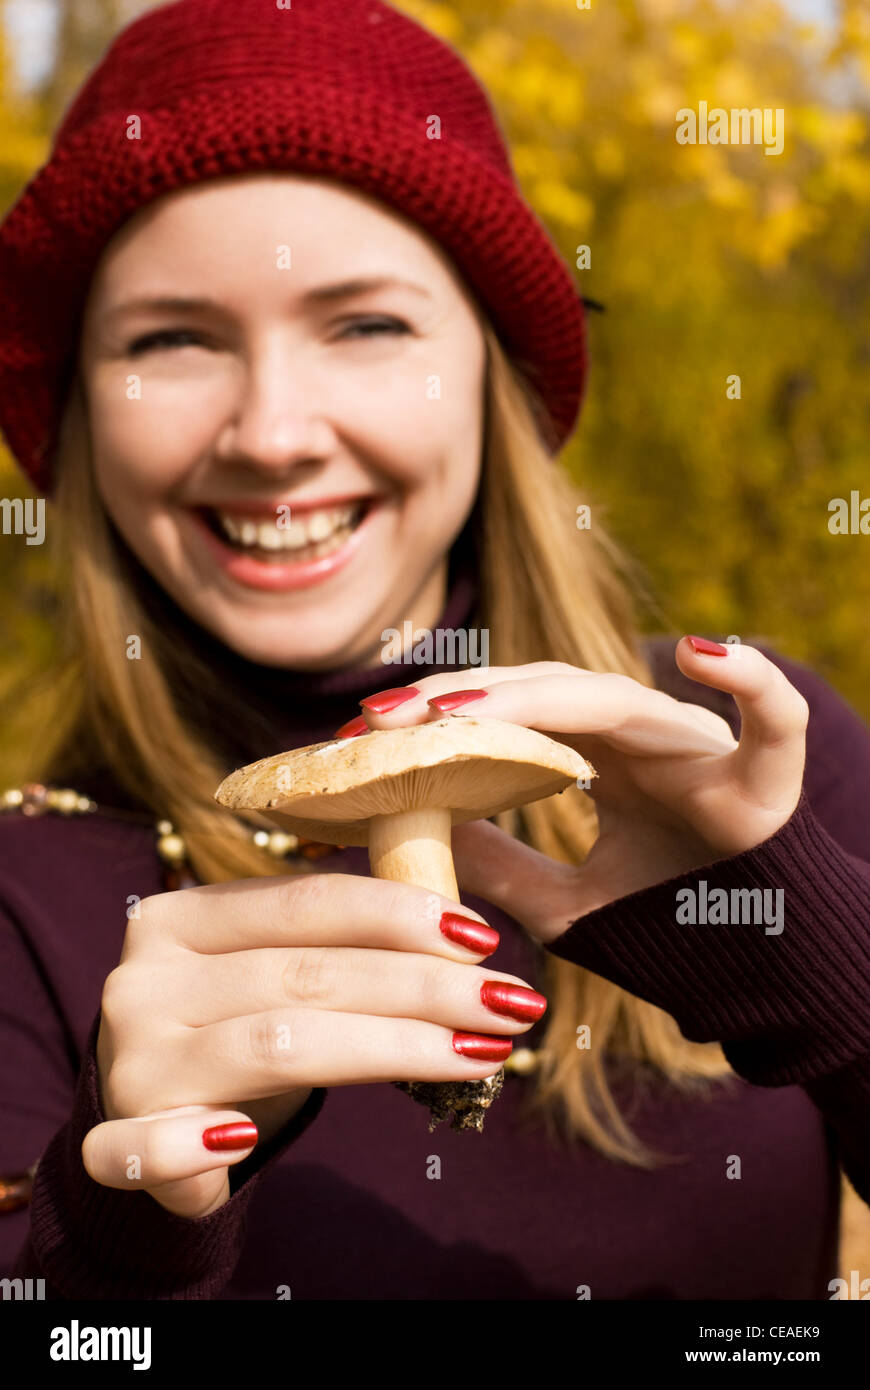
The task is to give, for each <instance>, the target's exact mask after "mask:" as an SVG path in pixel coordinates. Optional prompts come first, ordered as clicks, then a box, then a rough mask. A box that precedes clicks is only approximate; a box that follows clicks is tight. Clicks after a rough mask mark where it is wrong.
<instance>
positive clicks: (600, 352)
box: [0, 0, 870, 782]
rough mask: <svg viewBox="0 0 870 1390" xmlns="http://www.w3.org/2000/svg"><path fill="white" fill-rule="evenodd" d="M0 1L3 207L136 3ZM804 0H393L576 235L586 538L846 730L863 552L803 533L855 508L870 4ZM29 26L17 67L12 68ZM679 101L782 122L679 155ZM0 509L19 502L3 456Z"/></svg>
mask: <svg viewBox="0 0 870 1390" xmlns="http://www.w3.org/2000/svg"><path fill="white" fill-rule="evenodd" d="M0 4H2V9H0V13H2V15H3V18H4V21H5V22H4V26H3V31H2V32H0V64H2V91H0V131H2V154H0V204H2V206H0V211H2V209H5V208H6V207H8V206H9V204H10V203H11V202H12V201H13V200H14V198H15V197H16V196H17V194H18V193H19V191H20V190H21V188H22V187H23V186H24V184H25V183H26V182H27V180H28V178H30V177H31V175H32V174H33V172H34V171H35V170H36V168H37V167H38V166H39V164H40V163H41V162H42V161H43V160H44V159H45V158H46V157H47V154H48V148H49V138H50V134H49V133H50V131H51V130H52V129H53V128H54V127H55V126H56V124H57V121H58V119H59V117H60V115H61V114H62V112H63V110H64V109H65V107H66V106H67V104H68V102H69V100H70V99H71V97H72V95H73V93H74V92H75V90H76V88H77V86H78V85H79V83H80V82H81V80H82V78H83V76H84V75H85V73H86V72H87V71H88V70H89V69H90V68H91V66H92V65H93V64H94V62H95V61H96V60H97V59H98V57H99V56H100V54H101V52H102V51H103V49H104V47H105V45H106V43H107V41H108V40H109V39H110V38H111V36H112V35H113V34H115V33H117V31H118V30H119V29H120V28H121V27H122V26H123V25H124V24H126V23H127V22H128V21H129V20H130V19H132V18H133V17H135V16H136V15H137V14H140V13H142V12H143V11H144V10H147V9H149V8H152V7H153V0H64V3H61V2H60V0H0ZM806 5H807V0H804V3H803V4H802V5H798V4H797V0H791V3H790V4H789V3H785V0H609V2H608V3H604V0H590V8H589V9H588V10H585V9H580V8H578V7H577V0H475V4H474V6H473V7H470V8H462V9H461V10H460V9H459V8H458V7H451V6H447V5H444V4H440V3H430V2H429V0H399V3H398V5H397V7H398V8H400V9H403V10H405V11H406V12H407V13H408V14H410V15H412V16H413V17H415V18H417V19H419V20H421V21H422V22H423V23H424V24H426V25H427V26H428V27H429V28H431V29H432V30H433V31H435V32H436V33H438V34H440V35H441V36H442V37H444V38H445V39H447V40H448V41H449V42H451V43H453V44H454V45H455V46H456V47H457V48H458V50H459V51H460V52H461V53H462V54H463V55H464V57H465V58H466V60H467V61H468V62H469V64H470V65H471V67H472V68H473V69H474V71H475V72H476V73H477V74H478V76H479V77H480V78H481V79H482V80H483V82H484V83H485V84H486V86H487V88H488V90H489V91H490V93H491V96H492V100H493V104H494V106H495V108H496V111H497V112H498V115H499V118H500V120H501V122H502V125H503V128H504V130H505V132H506V134H507V136H508V139H509V142H510V146H511V150H512V154H513V159H514V165H515V169H516V172H517V177H518V179H519V180H520V183H521V185H522V187H523V190H524V192H525V194H526V196H527V197H528V199H529V201H530V202H531V204H532V205H533V207H534V208H535V209H536V211H537V212H538V214H539V216H540V217H541V218H542V219H543V220H544V221H545V222H546V223H547V225H548V227H549V228H550V230H551V232H552V234H553V236H554V238H555V239H556V241H557V242H558V244H559V246H560V248H561V250H562V252H563V254H564V256H565V258H566V260H567V262H568V264H569V265H570V266H572V267H576V261H577V248H578V247H580V246H588V247H589V248H590V260H591V263H590V265H589V268H588V269H585V268H584V269H581V268H574V270H573V273H574V277H575V280H576V283H577V285H578V289H579V290H580V292H581V293H583V294H585V295H588V296H591V297H593V298H595V299H597V300H599V301H600V302H602V303H603V304H604V305H605V311H604V312H603V313H592V314H590V340H591V375H590V383H589V388H588V393H587V398H586V402H585V405H584V410H583V414H582V417H581V423H580V427H579V428H578V430H577V431H576V433H575V436H574V438H573V440H572V441H571V443H570V444H569V446H568V448H567V449H566V451H565V455H564V457H565V462H566V465H567V466H568V467H569V468H570V469H571V471H572V473H573V474H574V475H575V477H576V478H577V479H578V480H580V481H581V482H582V483H583V485H584V486H585V487H586V488H587V489H588V490H589V492H590V493H591V496H592V499H593V503H594V507H593V524H594V518H595V516H596V515H597V516H598V517H600V518H604V519H606V521H607V523H608V524H609V526H610V527H611V529H612V530H613V531H614V532H615V533H616V535H617V536H618V537H619V538H620V540H622V541H623V543H624V544H625V545H626V546H627V547H628V549H629V550H630V551H631V552H632V553H633V554H634V555H636V556H637V557H638V559H639V560H640V562H641V563H642V564H643V566H644V567H645V568H646V571H647V573H648V574H649V576H650V579H651V582H652V587H653V591H654V593H655V594H656V595H657V598H658V603H659V612H660V623H661V624H663V625H665V626H666V627H667V628H668V629H670V630H673V631H675V632H702V633H708V634H711V635H714V634H715V635H720V636H724V635H728V634H731V633H734V634H737V635H738V636H740V637H741V638H742V639H743V640H753V639H756V640H761V639H763V640H766V641H767V642H769V643H770V644H771V645H773V646H774V647H775V648H777V649H778V650H780V651H781V652H783V653H784V654H786V655H788V656H791V657H792V658H794V659H797V660H799V661H803V662H805V663H806V664H808V665H810V666H812V667H813V668H814V669H816V670H818V671H819V672H820V674H822V675H823V676H824V677H825V678H826V679H828V680H829V681H831V683H832V684H834V685H835V686H836V688H837V689H838V690H840V692H841V693H842V694H843V695H844V696H845V697H846V698H847V699H848V700H850V701H851V702H852V704H853V705H855V707H856V708H857V709H858V710H859V711H860V712H861V713H862V715H863V716H864V717H865V718H868V719H870V640H868V633H867V609H868V601H870V579H868V553H870V539H868V538H867V537H865V536H861V535H846V536H834V535H832V534H831V533H830V532H829V530H828V519H829V512H828V502H829V501H830V500H831V499H832V498H834V497H845V498H848V497H849V494H850V492H851V491H853V490H854V489H859V490H861V489H862V486H863V493H866V494H867V495H870V477H868V469H867V466H866V460H867V453H866V450H867V423H868V379H870V11H868V9H867V7H866V5H865V4H863V3H862V0H841V3H840V4H839V5H838V6H837V5H835V4H834V2H833V0H831V5H830V8H828V7H827V6H825V5H821V4H820V5H819V6H813V5H810V8H811V9H812V8H818V9H819V11H820V13H821V14H822V16H823V19H824V22H822V23H819V24H817V25H813V24H810V23H808V22H806V20H805V19H802V18H801V12H802V11H804V12H805V11H806ZM37 12H41V14H42V18H43V19H44V20H48V21H50V23H43V24H42V25H41V26H37V25H36V24H35V17H36V16H37ZM25 17H28V18H27V23H26V24H25V23H24V19H25ZM36 29H38V32H39V35H40V40H39V41H40V44H41V50H42V52H41V62H40V63H38V64H37V67H38V69H39V70H38V75H37V76H36V77H35V78H34V77H33V76H32V75H31V77H30V80H29V81H28V80H22V74H21V71H20V68H21V63H20V58H21V54H22V52H23V50H24V49H25V47H26V43H25V40H26V38H27V34H28V33H31V34H32V33H33V32H34V31H35V30H36ZM32 42H33V40H32V39H31V44H32ZM13 56H15V57H17V58H18V59H19V62H18V64H16V63H15V62H13V61H12V58H13ZM37 56H40V55H37ZM31 61H32V55H31ZM701 101H706V102H707V104H708V106H709V107H710V108H712V107H714V106H720V107H724V108H726V109H729V110H730V109H731V108H732V107H762V108H764V107H768V108H774V109H776V108H782V110H783V111H784V113H785V115H784V129H785V144H784V149H783V152H782V153H781V154H779V155H766V154H765V153H764V148H763V146H759V145H712V144H695V145H681V144H678V143H677V141H676V138H675V133H676V112H677V111H678V110H679V109H680V108H681V107H691V108H693V109H695V110H697V108H698V104H699V102H701ZM735 374H736V375H737V376H739V378H740V382H741V395H740V399H729V397H728V395H727V394H726V388H727V381H728V378H729V377H731V376H732V375H735ZM3 494H5V495H10V496H21V495H26V491H25V489H24V487H23V485H22V482H21V480H20V478H19V475H18V473H17V472H16V471H15V470H14V468H13V466H12V464H11V461H10V460H9V458H8V455H7V454H5V453H3V454H2V455H0V495H3ZM862 495H863V494H862ZM0 541H2V545H0V584H2V592H3V594H4V595H5V600H4V602H3V608H2V617H0V715H9V716H10V717H7V718H3V720H2V728H4V729H5V730H6V734H5V735H4V734H2V733H0V770H2V772H3V774H4V776H5V778H6V781H7V782H8V781H10V780H15V779H16V778H18V777H19V776H26V773H27V769H26V768H25V767H22V766H19V761H18V759H17V756H16V749H17V747H18V742H17V741H16V740H15V739H14V738H13V732H14V729H15V727H16V722H17V719H18V718H20V711H17V712H16V718H15V719H12V718H11V710H9V705H10V703H11V702H10V701H9V699H8V698H7V700H6V702H5V704H6V709H4V707H3V695H4V692H6V694H7V696H8V694H9V692H10V691H11V690H12V689H13V683H14V682H15V680H16V678H17V677H18V676H19V675H20V673H21V672H22V671H26V670H27V669H29V667H30V666H31V665H32V664H33V662H34V661H37V662H42V661H44V660H45V659H46V658H47V657H49V656H50V652H51V644H52V632H51V614H52V611H53V593H54V582H55V581H54V580H53V578H52V575H51V573H50V570H49V561H48V559H47V558H46V557H45V556H43V555H42V554H41V553H40V551H41V549H42V547H36V546H27V545H24V544H22V543H21V540H20V538H15V539H14V540H13V539H12V538H9V537H2V538H0ZM46 549H47V547H46Z"/></svg>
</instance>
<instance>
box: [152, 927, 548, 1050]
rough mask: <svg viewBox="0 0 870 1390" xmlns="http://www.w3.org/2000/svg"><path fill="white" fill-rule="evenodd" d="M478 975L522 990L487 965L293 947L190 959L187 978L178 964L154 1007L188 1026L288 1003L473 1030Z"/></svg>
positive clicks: (480, 1015)
mask: <svg viewBox="0 0 870 1390" xmlns="http://www.w3.org/2000/svg"><path fill="white" fill-rule="evenodd" d="M164 973H165V972H162V974H164ZM483 980H495V981H498V982H499V983H502V984H505V985H515V986H517V987H519V988H520V989H528V988H530V986H529V985H528V983H527V981H526V980H523V979H521V978H520V977H519V976H517V975H506V974H504V973H503V972H502V971H499V970H493V969H491V968H490V967H486V968H485V973H484V972H482V971H481V970H480V969H478V967H477V966H476V965H472V964H468V965H459V964H457V963H456V962H455V961H450V960H444V959H443V958H441V957H439V956H433V955H417V954H414V953H413V952H408V951H378V950H369V949H367V948H364V947H363V948H355V947H345V946H326V947H319V946H301V947H291V948H290V949H289V950H280V949H271V950H268V949H267V950H260V951H248V952H246V953H245V955H244V956H240V955H239V953H238V952H234V953H232V954H231V955H224V956H209V957H207V958H205V959H203V958H202V957H197V958H196V979H195V980H194V978H193V971H190V973H189V977H188V973H187V972H186V971H185V968H184V964H183V963H182V965H181V968H180V969H179V971H178V972H177V977H175V976H174V977H173V979H172V981H171V982H169V983H167V982H166V981H165V979H164V980H163V1000H162V1008H163V1010H164V1013H167V1014H169V1015H170V1016H171V1017H172V1018H175V1019H178V1020H179V1021H181V1022H182V1023H184V1024H185V1025H187V1026H188V1027H193V1028H200V1027H202V1026H203V1025H204V1024H207V1023H216V1022H217V1021H218V1020H219V1019H225V1018H235V1017H237V1016H238V1015H240V1014H255V1013H265V1012H267V1011H269V1010H271V1009H280V1008H284V1007H286V1006H287V1005H288V1004H295V1005H299V1006H300V1007H307V1008H314V1009H329V1010H330V1011H331V1012H334V1013H349V1014H377V1015H379V1016H381V1017H384V1018H424V1019H427V1020H428V1021H429V1022H430V1023H441V1024H444V1025H445V1026H447V1025H450V1026H452V1027H456V1028H465V1029H475V1028H477V1029H480V1028H486V1027H487V1026H488V1024H489V1023H490V1022H491V1021H492V1019H491V1016H490V1014H489V1013H488V1012H487V1011H486V1009H485V1008H484V1007H483V1005H482V1004H481V1001H480V987H481V983H482V981H483Z"/></svg>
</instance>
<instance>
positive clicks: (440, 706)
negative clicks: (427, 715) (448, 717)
mask: <svg viewBox="0 0 870 1390" xmlns="http://www.w3.org/2000/svg"><path fill="white" fill-rule="evenodd" d="M488 694H489V691H488V690H451V691H450V692H449V693H448V694H446V695H436V696H435V698H434V700H427V702H426V703H427V704H429V705H431V706H432V708H433V709H437V710H439V711H440V713H441V714H449V713H450V711H451V710H452V709H458V707H459V706H460V705H468V704H470V703H471V701H472V700H482V699H483V697H484V695H488Z"/></svg>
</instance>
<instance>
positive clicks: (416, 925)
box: [130, 874, 498, 962]
mask: <svg viewBox="0 0 870 1390" xmlns="http://www.w3.org/2000/svg"><path fill="white" fill-rule="evenodd" d="M181 898H183V903H182V902H180V901H179V900H180V899H181ZM457 916H458V917H461V918H465V919H467V920H468V921H469V922H471V923H478V924H480V925H481V926H482V927H485V928H486V931H484V932H478V933H474V932H473V930H472V937H473V939H474V941H475V945H474V946H473V947H467V946H463V945H462V944H461V942H460V941H459V940H458V939H457V935H458V933H457V931H456V929H455V928H456V927H457V924H456V923H455V921H454V920H453V919H455V918H456V917H457ZM130 925H131V927H132V926H133V923H131V924H130ZM136 926H137V927H138V928H139V930H140V931H141V932H142V933H143V935H144V936H145V937H146V938H147V939H149V940H153V939H155V937H156V935H157V933H159V932H161V931H163V932H164V933H165V934H167V935H169V936H171V939H172V941H173V942H175V943H176V944H179V945H182V946H186V947H188V948H189V949H191V950H193V951H197V952H198V953H200V954H201V955H210V954H214V955H218V954H223V953H224V952H229V951H245V950H250V949H252V948H257V947H269V946H282V945H283V946H304V945H315V946H355V945H356V946H367V947H369V946H370V947H381V948H383V949H385V950H391V951H418V952H419V951H423V952H428V953H431V954H433V955H442V956H444V957H446V958H447V959H452V960H457V961H462V962H467V961H469V960H480V959H481V958H482V957H484V956H486V955H490V954H491V953H492V951H494V950H495V948H496V946H497V944H498V934H497V933H496V932H494V931H493V929H492V928H491V927H489V926H488V924H487V923H486V922H485V921H484V918H483V917H481V916H480V914H479V913H478V912H475V911H474V909H473V908H470V907H464V906H463V905H462V904H461V903H458V902H454V901H452V900H451V899H450V898H443V897H441V896H440V895H439V894H438V893H430V892H428V891H427V890H426V889H425V888H417V887H414V886H413V885H412V884H407V883H393V882H390V881H388V880H386V879H378V878H363V877H362V876H360V875H355V874H306V875H305V876H304V877H301V878H300V877H298V876H296V875H287V876H284V875H281V876H280V877H277V876H276V877H274V878H247V879H236V880H234V881H232V882H229V883H209V884H203V885H200V886H198V887H196V888H186V889H184V890H183V893H180V894H179V893H177V892H176V893H157V894H155V895H154V896H153V897H150V898H145V899H143V900H142V902H141V903H140V904H139V918H138V919H136ZM448 931H449V932H451V935H447V932H448Z"/></svg>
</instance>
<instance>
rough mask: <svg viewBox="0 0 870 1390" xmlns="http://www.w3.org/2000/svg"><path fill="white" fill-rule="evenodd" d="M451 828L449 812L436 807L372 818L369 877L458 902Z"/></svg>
mask: <svg viewBox="0 0 870 1390" xmlns="http://www.w3.org/2000/svg"><path fill="white" fill-rule="evenodd" d="M451 824H452V816H451V813H450V811H449V810H446V809H443V808H441V807H437V806H435V807H423V808H421V809H419V810H416V811H396V812H394V813H393V814H392V815H388V816H373V817H372V819H371V821H370V823H369V864H370V865H371V870H372V877H373V878H388V879H390V880H391V881H392V882H393V883H413V884H414V885H415V886H416V887H417V888H428V889H429V890H430V891H431V892H433V893H440V894H441V896H442V897H443V898H451V899H452V900H453V901H454V902H458V901H459V887H458V885H457V883H456V874H455V872H454V869H453V853H452V851H451V848H450V827H451Z"/></svg>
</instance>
